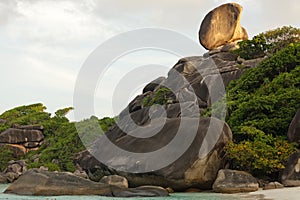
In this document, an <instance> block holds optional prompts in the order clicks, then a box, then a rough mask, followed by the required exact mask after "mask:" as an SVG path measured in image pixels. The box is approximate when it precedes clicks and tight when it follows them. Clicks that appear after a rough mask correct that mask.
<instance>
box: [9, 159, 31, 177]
mask: <svg viewBox="0 0 300 200" xmlns="http://www.w3.org/2000/svg"><path fill="white" fill-rule="evenodd" d="M25 171H27V164H26V162H25V161H24V160H17V161H14V160H12V161H9V162H8V166H7V169H6V170H5V173H7V172H12V173H15V174H18V175H21V174H23V173H24V172H25Z"/></svg>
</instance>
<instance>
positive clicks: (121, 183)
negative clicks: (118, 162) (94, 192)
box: [100, 175, 128, 188]
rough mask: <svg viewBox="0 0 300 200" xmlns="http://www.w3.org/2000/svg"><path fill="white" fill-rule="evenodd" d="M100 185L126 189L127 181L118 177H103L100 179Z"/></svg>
mask: <svg viewBox="0 0 300 200" xmlns="http://www.w3.org/2000/svg"><path fill="white" fill-rule="evenodd" d="M100 183H105V184H109V185H114V186H118V187H121V188H128V181H127V179H126V178H125V177H122V176H118V175H110V176H104V177H103V178H101V180H100Z"/></svg>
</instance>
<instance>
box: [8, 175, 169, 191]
mask: <svg viewBox="0 0 300 200" xmlns="http://www.w3.org/2000/svg"><path fill="white" fill-rule="evenodd" d="M4 193H6V194H18V195H35V196H56V195H101V196H118V197H123V196H128V197H136V196H145V197H149V196H150V197H151V196H168V193H167V191H166V190H164V189H163V188H158V187H152V188H132V189H126V188H119V187H116V186H111V185H108V184H103V183H95V182H93V181H90V180H86V179H83V178H80V177H77V176H75V175H73V174H71V173H67V172H48V171H42V170H38V169H31V170H28V171H27V172H26V173H25V174H23V175H22V176H21V177H20V178H19V179H18V180H17V181H15V182H14V183H13V184H12V185H10V186H9V187H8V188H7V189H6V190H5V192H4Z"/></svg>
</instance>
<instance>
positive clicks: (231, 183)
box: [213, 169, 259, 193]
mask: <svg viewBox="0 0 300 200" xmlns="http://www.w3.org/2000/svg"><path fill="white" fill-rule="evenodd" d="M258 188H259V185H258V182H257V180H256V179H255V178H254V177H253V176H252V175H251V174H249V173H247V172H243V171H237V170H229V169H223V170H220V171H219V173H218V177H217V179H216V181H215V182H214V185H213V190H214V192H219V193H240V192H254V191H257V190H258Z"/></svg>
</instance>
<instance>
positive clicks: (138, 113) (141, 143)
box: [75, 50, 262, 191]
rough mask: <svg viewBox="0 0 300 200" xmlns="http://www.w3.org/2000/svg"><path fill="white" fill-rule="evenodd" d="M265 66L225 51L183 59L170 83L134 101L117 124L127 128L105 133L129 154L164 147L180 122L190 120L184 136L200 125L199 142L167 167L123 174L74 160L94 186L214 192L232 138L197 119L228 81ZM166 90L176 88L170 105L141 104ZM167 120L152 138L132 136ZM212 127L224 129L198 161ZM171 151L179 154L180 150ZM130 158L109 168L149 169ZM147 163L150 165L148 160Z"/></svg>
mask: <svg viewBox="0 0 300 200" xmlns="http://www.w3.org/2000/svg"><path fill="white" fill-rule="evenodd" d="M261 61H262V59H255V60H238V58H237V57H236V56H235V55H234V54H232V53H230V52H228V51H222V50H220V51H215V52H209V53H208V54H206V55H204V56H194V57H187V58H182V59H180V60H179V61H178V62H177V63H176V64H175V66H174V67H173V68H172V69H171V70H170V71H169V73H168V76H167V77H166V78H163V77H160V78H158V79H155V80H154V81H152V82H151V83H150V84H148V85H147V86H146V87H145V88H144V90H143V91H144V93H143V94H141V95H139V96H137V97H136V98H134V99H133V100H132V101H131V102H130V103H129V105H128V106H127V108H125V109H124V111H122V112H121V113H120V114H119V116H118V117H119V122H118V124H119V125H121V126H122V127H123V129H122V130H121V129H120V128H119V127H118V126H114V127H112V128H111V129H110V130H109V131H108V132H107V133H106V136H107V137H108V138H109V140H110V141H111V142H112V143H114V144H115V145H116V146H119V147H120V148H121V149H124V150H128V151H130V152H149V151H150V152H152V151H154V150H159V149H161V148H162V147H164V146H166V145H167V144H168V143H169V142H170V141H171V140H172V138H174V137H175V136H176V133H177V130H178V127H179V125H180V124H181V120H182V119H186V121H187V125H185V126H184V127H183V130H186V132H185V133H184V134H186V136H188V135H189V134H190V132H191V131H190V130H192V129H196V128H195V127H197V126H198V129H197V134H196V137H195V140H194V141H193V142H192V144H191V146H190V148H188V149H187V150H186V152H185V153H184V154H183V155H182V156H181V157H180V158H179V159H178V160H177V161H175V162H174V163H172V164H170V165H169V166H166V167H164V168H162V169H160V170H154V171H153V172H148V173H128V172H124V171H126V170H116V169H115V168H113V167H108V165H107V164H105V163H101V162H99V161H98V160H97V159H95V158H94V157H93V156H92V155H90V154H89V152H87V151H85V152H81V153H80V154H78V155H77V156H76V158H75V161H76V163H78V164H79V165H80V167H81V168H82V169H83V170H85V171H86V173H87V174H88V176H89V178H90V179H91V180H94V181H99V180H100V179H101V178H102V177H103V176H109V175H120V176H123V177H125V178H127V180H128V182H129V186H131V187H138V186H142V185H159V186H162V187H171V188H173V189H174V190H175V191H185V190H186V189H188V188H198V189H211V187H212V184H213V182H214V180H215V178H216V176H217V173H218V170H219V169H221V168H222V166H223V156H224V152H223V148H224V146H225V145H226V144H227V143H228V142H229V141H230V140H231V138H232V136H231V131H230V128H229V127H228V125H227V124H224V123H223V122H222V121H221V120H218V119H216V118H203V117H201V120H200V122H199V116H200V115H201V114H202V113H203V111H204V109H206V108H207V107H208V106H210V105H211V103H212V96H213V95H215V96H214V98H215V100H219V99H221V98H222V97H223V95H222V94H219V93H217V94H212V93H211V92H210V91H213V90H214V89H216V88H219V87H221V86H222V85H223V87H226V86H227V85H228V84H229V83H230V81H232V80H235V79H238V78H239V77H240V76H241V75H242V74H243V72H244V71H245V69H247V68H251V67H255V66H256V65H258V63H260V62H261ZM163 87H168V88H172V91H173V92H172V93H169V94H166V96H165V98H167V99H168V101H167V103H166V104H165V105H162V106H161V107H159V106H151V107H149V106H145V105H143V100H144V99H145V98H148V97H150V98H152V97H153V96H154V95H155V94H156V92H157V91H158V90H159V89H160V88H163ZM224 91H225V90H224ZM213 92H214V91H213ZM193 95H194V96H193ZM160 108H163V109H160ZM164 111H165V112H164ZM215 117H218V116H215ZM164 120H165V124H164V126H163V128H162V130H160V131H158V132H157V134H156V135H153V136H151V137H149V138H139V137H134V136H143V135H147V134H148V133H149V132H150V130H151V129H152V130H153V129H155V130H156V129H157V130H158V129H159V127H161V125H162V122H164ZM210 122H212V123H214V124H215V125H214V126H215V128H216V129H218V127H221V126H222V128H221V130H222V131H221V134H220V135H219V137H218V138H213V135H217V133H218V131H215V132H212V133H211V136H212V139H213V140H215V142H216V144H215V146H213V148H212V149H211V150H210V151H209V152H208V154H207V156H206V157H201V158H200V157H199V156H198V154H199V150H200V148H201V146H202V145H203V138H204V137H205V136H206V135H205V134H206V133H207V130H208V127H209V124H210ZM137 126H138V127H139V128H137ZM183 141H184V140H183ZM96 144H98V146H99V147H100V146H101V148H100V149H101V151H107V152H111V150H110V149H109V148H108V149H106V147H105V144H99V143H96ZM178 146H180V145H178ZM173 151H174V152H177V151H178V147H177V148H174V149H173ZM129 157H130V156H123V157H122V156H121V155H118V156H117V157H113V156H112V157H111V159H110V160H111V163H110V164H111V165H112V166H115V165H118V167H119V168H122V167H123V166H124V167H125V166H126V167H131V169H132V170H133V171H134V170H135V169H136V167H137V166H138V167H141V168H145V167H147V166H140V165H136V164H135V163H133V161H131V160H130V158H129ZM143 159H145V161H146V159H147V157H145V158H143ZM161 160H162V161H163V160H166V158H164V157H162V158H161Z"/></svg>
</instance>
